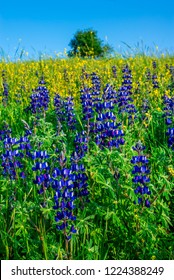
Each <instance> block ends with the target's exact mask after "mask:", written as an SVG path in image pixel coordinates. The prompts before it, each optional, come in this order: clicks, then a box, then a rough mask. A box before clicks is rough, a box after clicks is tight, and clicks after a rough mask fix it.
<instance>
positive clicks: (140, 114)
mask: <svg viewBox="0 0 174 280" xmlns="http://www.w3.org/2000/svg"><path fill="white" fill-rule="evenodd" d="M173 66H174V57H172V56H161V57H158V58H157V57H148V56H135V57H129V58H126V59H123V58H108V59H100V60H95V59H80V58H78V57H77V58H72V59H47V60H39V61H28V62H22V61H17V62H8V63H6V62H3V61H2V62H0V93H1V94H0V257H1V259H11V260H14V259H20V260H39V259H46V260H49V259H50V260H53V259H59V260H66V259H73V260H114V259H118V260H124V259H125V260H130V259H138V260H148V259H149V260H154V259H157V260H161V259H166V260H167V259H174V180H173V178H174V159H173V151H174V76H172V75H173V72H174V70H173V68H172V67H173Z"/></svg>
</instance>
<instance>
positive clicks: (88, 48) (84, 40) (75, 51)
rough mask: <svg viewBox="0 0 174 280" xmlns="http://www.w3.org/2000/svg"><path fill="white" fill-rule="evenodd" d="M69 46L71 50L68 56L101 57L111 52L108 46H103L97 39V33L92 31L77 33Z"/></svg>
mask: <svg viewBox="0 0 174 280" xmlns="http://www.w3.org/2000/svg"><path fill="white" fill-rule="evenodd" d="M69 46H70V47H71V50H70V51H69V52H68V56H75V55H79V56H81V57H85V56H88V57H92V56H93V57H102V56H104V55H106V54H108V53H111V52H112V51H113V49H112V47H111V46H110V45H108V44H105V45H104V44H103V41H102V40H100V39H99V38H98V37H97V31H95V30H92V29H87V30H79V31H77V32H76V33H75V35H74V37H73V39H71V41H70V43H69Z"/></svg>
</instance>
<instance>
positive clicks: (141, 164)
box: [131, 141, 151, 207]
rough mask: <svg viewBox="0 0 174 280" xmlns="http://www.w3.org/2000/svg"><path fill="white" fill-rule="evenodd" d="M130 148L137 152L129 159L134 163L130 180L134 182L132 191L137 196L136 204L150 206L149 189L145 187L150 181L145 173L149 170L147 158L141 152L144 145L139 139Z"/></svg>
mask: <svg viewBox="0 0 174 280" xmlns="http://www.w3.org/2000/svg"><path fill="white" fill-rule="evenodd" d="M132 148H133V150H134V151H136V152H137V153H138V156H133V157H132V159H131V163H132V164H134V167H133V170H132V174H133V175H134V177H133V179H132V182H133V183H134V184H135V189H134V192H135V194H136V195H137V196H138V204H142V205H145V206H146V207H150V201H149V199H148V196H149V195H150V194H151V191H150V190H149V188H148V187H147V184H148V183H149V182H150V178H149V177H148V176H147V174H149V173H150V170H149V168H148V166H147V163H148V159H147V158H146V156H144V155H142V154H141V153H142V151H143V150H145V148H146V147H145V146H143V145H142V143H141V141H138V143H136V145H135V146H134V147H132ZM135 203H136V202H135Z"/></svg>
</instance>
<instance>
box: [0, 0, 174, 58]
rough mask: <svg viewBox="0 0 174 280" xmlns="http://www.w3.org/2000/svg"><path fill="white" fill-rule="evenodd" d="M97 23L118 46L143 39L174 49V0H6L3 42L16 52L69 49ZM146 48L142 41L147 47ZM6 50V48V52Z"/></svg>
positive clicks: (0, 7) (1, 10)
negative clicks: (79, 32) (75, 38)
mask: <svg viewBox="0 0 174 280" xmlns="http://www.w3.org/2000/svg"><path fill="white" fill-rule="evenodd" d="M88 28H92V29H93V30H96V31H97V32H98V37H99V38H100V39H102V40H103V41H104V42H105V43H106V42H107V43H109V44H110V45H112V47H113V48H114V49H115V50H116V51H122V50H124V49H125V48H126V46H125V45H124V43H123V42H125V43H127V44H128V45H130V46H131V47H132V48H135V47H136V46H137V43H138V42H139V43H140V45H141V44H142V43H141V42H143V45H144V48H147V46H148V47H150V48H151V47H153V48H155V46H158V48H159V50H160V51H165V50H167V51H169V52H172V53H174V1H172V0H170V1H169V0H165V1H160V0H159V1H153V0H151V1H150V0H146V1H141V0H139V1H138V0H131V1H126V0H119V1H117V0H106V1H103V0H100V1H95V0H86V1H85V0H81V1H79V0H74V1H69V0H61V1H59V0H57V1H56V0H55V1H54V0H48V1H43V0H42V1H40V0H38V1H37V0H35V1H33V0H30V1H29V0H28V1H22V0H16V1H15V0H13V1H12V0H8V1H1V4H0V47H1V48H2V49H3V52H5V54H6V55H7V54H9V55H10V56H11V57H13V56H14V54H15V52H16V50H17V48H18V47H19V50H18V53H19V52H20V50H21V49H22V48H24V50H25V51H27V52H28V53H29V56H32V55H35V56H37V55H38V54H39V53H40V52H42V53H47V54H53V53H54V52H56V53H58V52H62V53H63V51H64V49H65V48H66V49H67V50H69V46H68V44H69V42H70V40H71V39H72V37H73V35H74V33H75V32H76V31H77V30H78V29H88ZM140 48H142V45H141V47H140ZM1 53H2V51H1Z"/></svg>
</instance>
